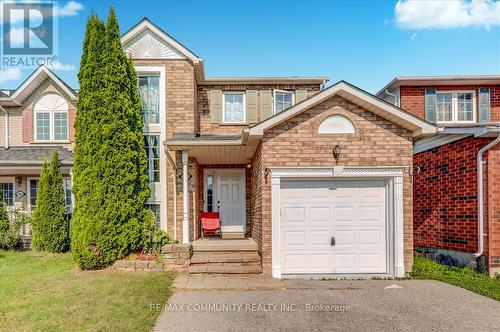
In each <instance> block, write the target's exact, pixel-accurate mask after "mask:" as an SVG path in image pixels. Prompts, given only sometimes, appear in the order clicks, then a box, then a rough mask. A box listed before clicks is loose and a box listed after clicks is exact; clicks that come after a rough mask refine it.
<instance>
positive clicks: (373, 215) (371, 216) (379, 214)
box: [357, 204, 385, 223]
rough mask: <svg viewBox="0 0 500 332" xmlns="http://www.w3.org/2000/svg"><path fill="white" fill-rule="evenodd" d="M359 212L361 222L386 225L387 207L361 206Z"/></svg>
mask: <svg viewBox="0 0 500 332" xmlns="http://www.w3.org/2000/svg"><path fill="white" fill-rule="evenodd" d="M357 212H358V220H359V221H360V222H370V223H385V220H384V215H385V206H384V205H382V204H380V205H376V206H373V205H371V206H359V207H358V210H357Z"/></svg>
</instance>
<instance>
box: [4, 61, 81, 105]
mask: <svg viewBox="0 0 500 332" xmlns="http://www.w3.org/2000/svg"><path fill="white" fill-rule="evenodd" d="M42 74H45V75H47V76H48V77H50V78H51V79H52V80H53V81H54V82H55V83H56V84H57V85H58V86H59V87H60V88H61V89H62V90H63V91H64V92H65V93H66V94H67V95H68V96H69V97H70V98H71V100H76V99H77V97H76V95H75V94H74V93H73V91H71V90H69V89H68V87H67V86H66V85H65V84H64V83H63V82H62V81H61V79H60V78H59V77H57V76H56V75H54V73H52V72H51V71H50V70H49V69H48V68H47V67H45V66H40V67H38V69H37V70H35V71H34V72H33V74H31V76H30V77H29V78H28V79H27V80H26V81H25V82H24V83H23V84H22V85H21V86H20V87H19V88H18V89H17V90H16V91H15V92H14V93H13V94H12V96H11V98H12V99H17V97H18V96H19V95H20V94H21V92H23V90H24V89H26V88H27V87H28V86H29V85H30V84H31V83H32V82H33V80H35V79H36V78H37V77H38V76H39V75H42ZM17 102H22V100H20V101H19V100H17Z"/></svg>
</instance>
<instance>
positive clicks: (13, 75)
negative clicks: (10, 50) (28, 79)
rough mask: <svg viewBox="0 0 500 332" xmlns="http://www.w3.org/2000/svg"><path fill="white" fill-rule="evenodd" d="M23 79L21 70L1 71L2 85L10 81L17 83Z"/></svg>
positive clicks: (9, 69) (0, 79) (8, 69)
mask: <svg viewBox="0 0 500 332" xmlns="http://www.w3.org/2000/svg"><path fill="white" fill-rule="evenodd" d="M19 79H21V69H19V68H7V69H2V70H0V84H3V83H5V82H8V81H17V80H19Z"/></svg>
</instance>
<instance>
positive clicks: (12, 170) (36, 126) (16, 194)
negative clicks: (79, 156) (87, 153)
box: [0, 67, 77, 235]
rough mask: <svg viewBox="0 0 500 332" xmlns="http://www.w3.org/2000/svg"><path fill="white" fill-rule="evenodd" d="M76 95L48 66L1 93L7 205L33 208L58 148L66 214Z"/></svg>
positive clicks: (1, 163) (0, 158)
mask: <svg viewBox="0 0 500 332" xmlns="http://www.w3.org/2000/svg"><path fill="white" fill-rule="evenodd" d="M76 99H77V93H76V91H74V90H73V89H71V88H70V87H69V86H68V85H67V84H65V83H64V82H63V81H62V80H61V79H60V78H59V77H57V76H56V75H55V74H54V73H53V72H51V71H50V70H49V69H47V68H46V67H40V68H38V69H37V70H36V71H34V72H33V73H32V75H30V77H28V79H27V80H26V81H25V82H23V84H21V86H20V87H19V88H18V89H16V90H13V91H5V90H4V91H2V93H1V94H0V186H1V187H0V188H1V189H2V193H3V200H4V201H5V203H6V204H7V206H8V207H10V208H14V207H16V208H18V209H30V210H31V209H33V208H35V206H36V194H37V186H38V181H39V177H40V170H41V166H42V164H43V162H44V161H45V160H50V156H51V153H52V151H53V150H57V151H58V153H59V158H60V160H61V164H62V168H61V172H62V175H63V181H64V187H65V188H64V189H65V195H66V208H67V212H68V217H69V216H70V214H71V211H72V205H73V203H72V201H73V199H72V194H71V183H72V182H71V168H72V165H73V153H72V151H73V147H74V141H75V132H74V128H73V124H74V121H75V116H76ZM25 231H26V233H25V234H24V235H29V229H28V228H27V229H26V230H25Z"/></svg>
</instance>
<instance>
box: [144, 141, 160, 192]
mask: <svg viewBox="0 0 500 332" xmlns="http://www.w3.org/2000/svg"><path fill="white" fill-rule="evenodd" d="M151 136H156V137H158V167H159V168H158V181H155V180H154V172H155V170H154V158H151V159H150V158H149V153H150V152H151V153H152V151H153V147H152V146H151V145H150V141H149V139H148V138H147V137H151ZM143 137H144V138H145V139H146V140H147V141H148V154H147V155H146V158H147V160H148V177H149V183H160V182H161V181H160V179H161V173H162V172H161V165H160V160H161V135H160V134H158V133H153V134H150V133H144V134H143ZM145 148H146V147H144V149H145ZM150 162H151V163H150ZM150 165H151V166H153V167H150Z"/></svg>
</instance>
